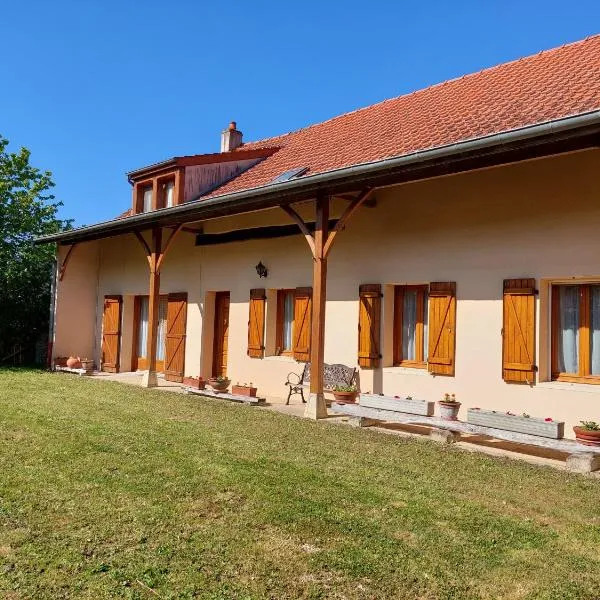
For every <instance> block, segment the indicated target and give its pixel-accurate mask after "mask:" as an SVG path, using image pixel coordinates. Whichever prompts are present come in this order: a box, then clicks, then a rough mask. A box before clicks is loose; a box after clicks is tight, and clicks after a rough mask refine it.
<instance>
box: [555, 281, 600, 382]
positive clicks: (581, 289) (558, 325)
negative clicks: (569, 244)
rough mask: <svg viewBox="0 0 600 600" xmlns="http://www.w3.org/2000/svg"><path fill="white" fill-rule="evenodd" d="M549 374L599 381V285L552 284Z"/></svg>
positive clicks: (570, 379) (572, 379) (571, 378)
mask: <svg viewBox="0 0 600 600" xmlns="http://www.w3.org/2000/svg"><path fill="white" fill-rule="evenodd" d="M552 375H553V378H554V379H558V380H562V381H585V382H586V383H600V285H592V284H589V285H588V284H585V285H553V286H552Z"/></svg>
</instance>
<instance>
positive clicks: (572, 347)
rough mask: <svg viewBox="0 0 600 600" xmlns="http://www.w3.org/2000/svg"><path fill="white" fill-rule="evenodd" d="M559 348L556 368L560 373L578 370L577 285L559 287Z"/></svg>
mask: <svg viewBox="0 0 600 600" xmlns="http://www.w3.org/2000/svg"><path fill="white" fill-rule="evenodd" d="M559 289H560V344H559V346H560V348H559V353H558V368H559V370H560V372H561V373H577V372H578V371H579V287H578V286H576V285H565V286H561V287H560V288H559Z"/></svg>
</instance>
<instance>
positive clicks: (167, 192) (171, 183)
mask: <svg viewBox="0 0 600 600" xmlns="http://www.w3.org/2000/svg"><path fill="white" fill-rule="evenodd" d="M158 192H159V194H158V203H157V208H171V207H172V206H175V202H174V199H175V180H174V179H167V180H165V181H161V180H160V179H159V183H158Z"/></svg>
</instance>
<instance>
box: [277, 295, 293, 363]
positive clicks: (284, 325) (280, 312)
mask: <svg viewBox="0 0 600 600" xmlns="http://www.w3.org/2000/svg"><path fill="white" fill-rule="evenodd" d="M294 303H295V291H294V290H278V291H277V343H276V346H277V354H285V355H291V354H292V353H293V351H294Z"/></svg>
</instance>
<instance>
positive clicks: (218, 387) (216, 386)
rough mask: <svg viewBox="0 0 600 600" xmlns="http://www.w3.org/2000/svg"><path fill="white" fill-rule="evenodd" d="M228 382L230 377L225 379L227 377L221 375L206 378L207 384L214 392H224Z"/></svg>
mask: <svg viewBox="0 0 600 600" xmlns="http://www.w3.org/2000/svg"><path fill="white" fill-rule="evenodd" d="M230 383H231V379H227V377H223V376H222V375H219V376H218V377H211V378H210V379H209V380H208V385H210V387H211V388H212V389H213V390H215V392H226V391H227V388H228V387H229V384H230Z"/></svg>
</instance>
